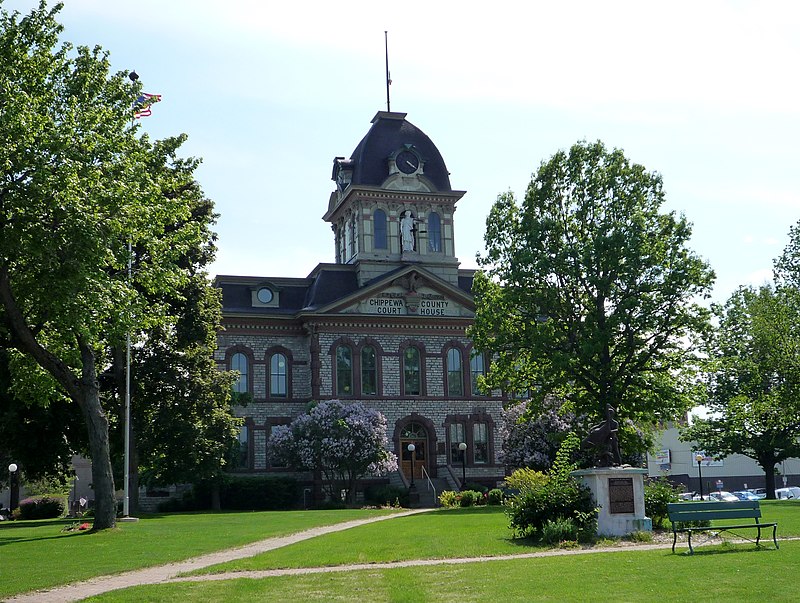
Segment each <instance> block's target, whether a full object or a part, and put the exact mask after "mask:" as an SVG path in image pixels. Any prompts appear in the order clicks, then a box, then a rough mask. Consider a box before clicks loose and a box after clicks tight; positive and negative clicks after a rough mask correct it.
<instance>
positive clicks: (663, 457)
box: [655, 448, 670, 465]
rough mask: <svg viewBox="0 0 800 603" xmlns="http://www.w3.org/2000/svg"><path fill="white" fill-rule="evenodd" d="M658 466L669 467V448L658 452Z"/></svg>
mask: <svg viewBox="0 0 800 603" xmlns="http://www.w3.org/2000/svg"><path fill="white" fill-rule="evenodd" d="M655 457H656V465H669V463H670V459H669V448H665V449H664V450H657V451H656V454H655Z"/></svg>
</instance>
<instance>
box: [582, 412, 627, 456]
mask: <svg viewBox="0 0 800 603" xmlns="http://www.w3.org/2000/svg"><path fill="white" fill-rule="evenodd" d="M618 433H619V421H617V419H616V411H615V410H614V407H613V406H611V404H609V405H607V406H606V419H605V421H603V422H601V423H598V424H597V425H595V426H593V427H592V428H591V429H590V430H589V435H587V436H586V437H585V438H584V439H583V441H582V442H581V450H589V451H592V452H593V453H594V454H595V465H596V466H597V467H613V466H619V465H621V464H622V457H621V456H620V453H619V439H618V438H617V434H618Z"/></svg>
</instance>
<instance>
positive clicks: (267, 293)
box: [250, 283, 280, 308]
mask: <svg viewBox="0 0 800 603" xmlns="http://www.w3.org/2000/svg"><path fill="white" fill-rule="evenodd" d="M250 295H251V298H250V299H251V301H252V304H253V307H254V308H277V307H279V305H280V300H279V293H278V289H277V288H276V287H274V286H273V285H272V284H271V283H264V284H262V285H258V286H257V287H253V288H252V289H251V290H250Z"/></svg>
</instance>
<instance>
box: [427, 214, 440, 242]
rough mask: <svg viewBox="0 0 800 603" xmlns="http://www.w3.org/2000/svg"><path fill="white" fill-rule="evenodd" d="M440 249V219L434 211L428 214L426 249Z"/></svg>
mask: <svg viewBox="0 0 800 603" xmlns="http://www.w3.org/2000/svg"><path fill="white" fill-rule="evenodd" d="M441 250H442V219H441V218H440V217H439V214H437V213H436V212H431V213H430V214H428V251H441Z"/></svg>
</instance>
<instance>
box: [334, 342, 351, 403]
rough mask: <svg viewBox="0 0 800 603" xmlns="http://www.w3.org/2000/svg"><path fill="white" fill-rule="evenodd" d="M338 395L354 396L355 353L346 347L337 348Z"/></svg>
mask: <svg viewBox="0 0 800 603" xmlns="http://www.w3.org/2000/svg"><path fill="white" fill-rule="evenodd" d="M336 395H338V396H352V395H353V352H352V350H351V349H350V348H349V347H348V346H346V345H340V346H339V347H337V348H336Z"/></svg>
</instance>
